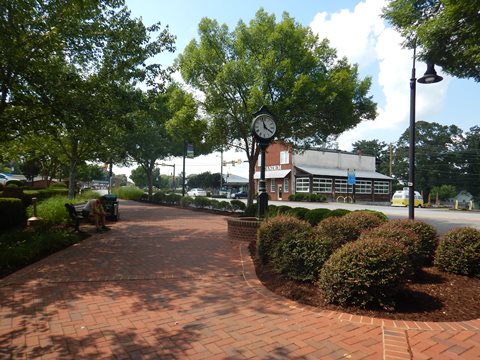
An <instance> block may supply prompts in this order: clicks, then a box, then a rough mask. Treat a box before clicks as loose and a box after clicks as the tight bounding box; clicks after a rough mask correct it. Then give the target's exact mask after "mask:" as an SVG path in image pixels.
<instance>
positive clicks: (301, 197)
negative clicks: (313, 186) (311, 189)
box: [288, 193, 309, 201]
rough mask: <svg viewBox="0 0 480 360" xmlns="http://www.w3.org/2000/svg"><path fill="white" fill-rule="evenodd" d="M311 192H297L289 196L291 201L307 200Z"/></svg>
mask: <svg viewBox="0 0 480 360" xmlns="http://www.w3.org/2000/svg"><path fill="white" fill-rule="evenodd" d="M308 196H309V194H308V193H297V194H291V195H290V196H289V197H288V200H289V201H306V200H307V199H308Z"/></svg>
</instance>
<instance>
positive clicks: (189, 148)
mask: <svg viewBox="0 0 480 360" xmlns="http://www.w3.org/2000/svg"><path fill="white" fill-rule="evenodd" d="M194 157H195V155H194V152H193V144H187V158H189V159H193V158H194Z"/></svg>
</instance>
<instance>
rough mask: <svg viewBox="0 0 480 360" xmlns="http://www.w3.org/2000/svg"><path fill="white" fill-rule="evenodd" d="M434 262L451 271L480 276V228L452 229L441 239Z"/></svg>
mask: <svg viewBox="0 0 480 360" xmlns="http://www.w3.org/2000/svg"><path fill="white" fill-rule="evenodd" d="M434 264H435V265H436V266H437V267H438V268H439V269H440V270H443V271H446V272H449V273H453V274H460V275H468V276H476V277H480V230H478V229H474V228H468V227H463V228H458V229H453V230H450V231H449V232H448V233H446V234H445V235H444V236H443V238H442V239H441V240H440V243H439V245H438V248H437V251H436V253H435V260H434Z"/></svg>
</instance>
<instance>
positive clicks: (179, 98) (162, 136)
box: [124, 83, 206, 196]
mask: <svg viewBox="0 0 480 360" xmlns="http://www.w3.org/2000/svg"><path fill="white" fill-rule="evenodd" d="M205 127H206V126H205V122H204V121H203V120H202V119H200V118H198V116H197V103H196V102H195V101H194V100H193V97H192V95H191V94H188V93H186V92H185V91H183V90H182V89H181V88H180V87H179V86H178V85H177V84H175V83H172V84H170V85H169V86H168V87H167V88H166V89H165V91H163V92H160V93H149V94H144V95H143V104H142V107H141V109H140V110H139V111H137V112H135V113H133V114H132V116H131V119H130V121H129V125H128V129H129V131H128V133H127V134H126V136H125V138H124V141H125V144H126V146H127V148H128V155H129V157H130V159H131V161H134V162H136V163H137V164H139V165H140V166H141V167H142V168H143V170H144V171H145V174H146V176H147V186H148V193H149V196H152V187H153V181H154V177H153V172H154V170H155V168H156V162H157V160H162V159H165V158H167V157H170V156H178V155H182V154H183V152H184V144H185V140H186V139H188V140H190V141H192V142H193V143H194V144H195V145H198V146H196V148H197V149H198V148H201V143H202V139H203V138H204V129H205Z"/></svg>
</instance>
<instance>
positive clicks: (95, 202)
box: [82, 199, 110, 232]
mask: <svg viewBox="0 0 480 360" xmlns="http://www.w3.org/2000/svg"><path fill="white" fill-rule="evenodd" d="M82 215H83V217H90V216H91V217H93V219H94V221H95V227H96V228H97V231H98V232H101V231H103V230H110V228H109V227H107V226H106V225H105V215H106V213H105V209H104V208H103V205H102V202H101V201H100V199H90V200H88V202H87V204H86V205H85V207H84V208H83V210H82Z"/></svg>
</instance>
